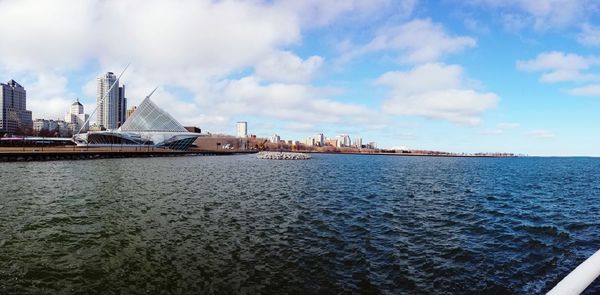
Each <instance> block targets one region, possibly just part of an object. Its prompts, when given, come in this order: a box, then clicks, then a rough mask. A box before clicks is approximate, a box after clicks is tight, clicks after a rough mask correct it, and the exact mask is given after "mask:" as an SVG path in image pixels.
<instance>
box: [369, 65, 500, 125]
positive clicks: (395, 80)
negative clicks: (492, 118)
mask: <svg viewBox="0 0 600 295" xmlns="http://www.w3.org/2000/svg"><path fill="white" fill-rule="evenodd" d="M376 83H377V84H380V85H385V86H388V87H390V88H391V89H392V91H391V94H390V96H389V99H388V100H387V101H385V102H384V103H383V110H384V112H387V113H390V114H396V115H415V116H422V117H426V118H432V119H441V120H447V121H450V122H453V123H458V124H466V125H477V124H479V123H480V121H481V115H482V114H483V112H485V111H486V110H488V109H491V108H495V107H496V105H497V104H498V101H499V97H498V96H497V95H496V94H494V93H491V92H478V91H477V90H474V89H470V88H469V87H468V84H469V83H467V82H466V81H465V79H464V77H463V69H462V67H460V66H458V65H444V64H425V65H421V66H417V67H415V68H413V69H412V70H410V71H408V72H387V73H385V74H384V75H382V76H381V77H379V78H378V79H377V81H376Z"/></svg>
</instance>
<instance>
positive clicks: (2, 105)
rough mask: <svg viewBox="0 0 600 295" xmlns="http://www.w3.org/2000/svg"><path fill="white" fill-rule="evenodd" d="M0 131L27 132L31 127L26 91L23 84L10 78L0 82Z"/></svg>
mask: <svg viewBox="0 0 600 295" xmlns="http://www.w3.org/2000/svg"><path fill="white" fill-rule="evenodd" d="M0 88H1V89H0V131H2V132H7V133H28V132H29V131H31V129H32V128H33V121H32V120H31V111H28V110H27V109H26V108H27V92H26V91H25V88H23V86H21V85H19V83H17V82H15V80H10V81H8V82H7V83H6V84H4V83H0Z"/></svg>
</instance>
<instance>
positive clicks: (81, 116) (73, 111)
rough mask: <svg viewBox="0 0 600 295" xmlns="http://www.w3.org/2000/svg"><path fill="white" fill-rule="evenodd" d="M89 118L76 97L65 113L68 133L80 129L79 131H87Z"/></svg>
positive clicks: (74, 132)
mask: <svg viewBox="0 0 600 295" xmlns="http://www.w3.org/2000/svg"><path fill="white" fill-rule="evenodd" d="M89 118H90V115H88V114H86V113H84V110H83V105H82V104H81V103H80V102H79V99H77V100H76V101H75V102H74V103H73V104H71V108H70V109H69V112H67V114H66V115H65V122H67V124H69V131H70V133H71V134H77V133H78V132H79V131H80V130H81V132H87V131H88V129H89V124H90V123H89V121H88V119H89ZM84 124H85V125H84Z"/></svg>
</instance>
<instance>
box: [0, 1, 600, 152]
mask: <svg viewBox="0 0 600 295" xmlns="http://www.w3.org/2000/svg"><path fill="white" fill-rule="evenodd" d="M598 15H600V4H599V2H597V1H594V0H435V1H434V0H431V1H425V0H364V1H363V0H339V1H335V0H330V1H322V0H302V1H298V0H265V1H261V0H253V1H215V0H210V1H209V0H207V1H201V0H193V1H192V0H172V1H166V0H164V1H161V0H144V1H141V0H140V1H136V0H131V1H116V0H78V1H71V0H52V1H38V0H18V1H17V0H0V28H2V33H1V35H2V39H1V40H2V41H1V42H0V80H2V81H8V80H10V79H15V80H17V81H18V82H19V83H21V84H22V85H23V86H25V88H26V89H27V91H28V104H27V106H28V108H29V109H31V110H32V111H33V116H34V118H59V117H63V116H64V113H65V112H66V110H67V108H68V106H69V104H70V103H71V102H72V101H73V100H74V99H75V98H76V97H79V98H80V99H81V101H82V102H83V103H84V105H85V106H86V108H87V110H88V111H91V110H92V109H93V108H94V107H95V91H96V77H97V76H99V75H101V74H102V73H104V72H106V71H113V72H120V71H121V70H122V69H123V68H124V67H125V65H127V64H128V63H130V64H131V66H130V68H129V70H128V71H127V72H126V73H125V75H124V76H123V78H122V82H123V83H125V84H126V85H127V96H128V99H129V104H130V105H135V104H137V103H139V102H140V101H141V99H142V98H143V97H144V96H145V95H146V94H147V93H148V92H150V91H151V90H152V89H153V88H154V87H155V86H159V87H160V88H159V91H157V92H156V93H155V95H154V96H153V99H154V100H155V101H156V102H157V104H159V105H160V106H161V107H163V108H164V109H166V110H167V111H169V112H170V113H172V114H173V115H175V116H176V117H177V118H178V119H179V120H180V121H181V122H182V123H184V124H185V125H196V126H199V127H201V128H202V129H203V130H205V131H211V132H221V133H230V134H233V133H234V132H235V126H234V124H235V122H236V121H240V120H243V121H248V123H249V129H250V132H251V133H253V134H257V135H259V136H270V135H271V134H273V133H277V134H279V135H281V136H282V138H284V139H292V138H294V139H301V138H304V137H307V136H310V135H313V134H315V133H317V132H323V133H325V134H326V135H327V136H331V137H333V136H335V135H336V134H340V133H348V134H350V135H351V136H352V137H356V136H360V137H362V138H363V141H365V142H367V141H376V142H377V143H378V144H379V146H381V147H400V146H403V147H408V148H416V149H431V150H444V151H454V152H495V151H502V152H514V153H525V154H532V155H595V156H600V132H599V130H600V51H599V50H600V17H598Z"/></svg>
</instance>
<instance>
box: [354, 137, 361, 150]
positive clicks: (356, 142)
mask: <svg viewBox="0 0 600 295" xmlns="http://www.w3.org/2000/svg"><path fill="white" fill-rule="evenodd" d="M352 145H353V146H354V147H357V148H362V138H360V137H355V138H354V144H352Z"/></svg>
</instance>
